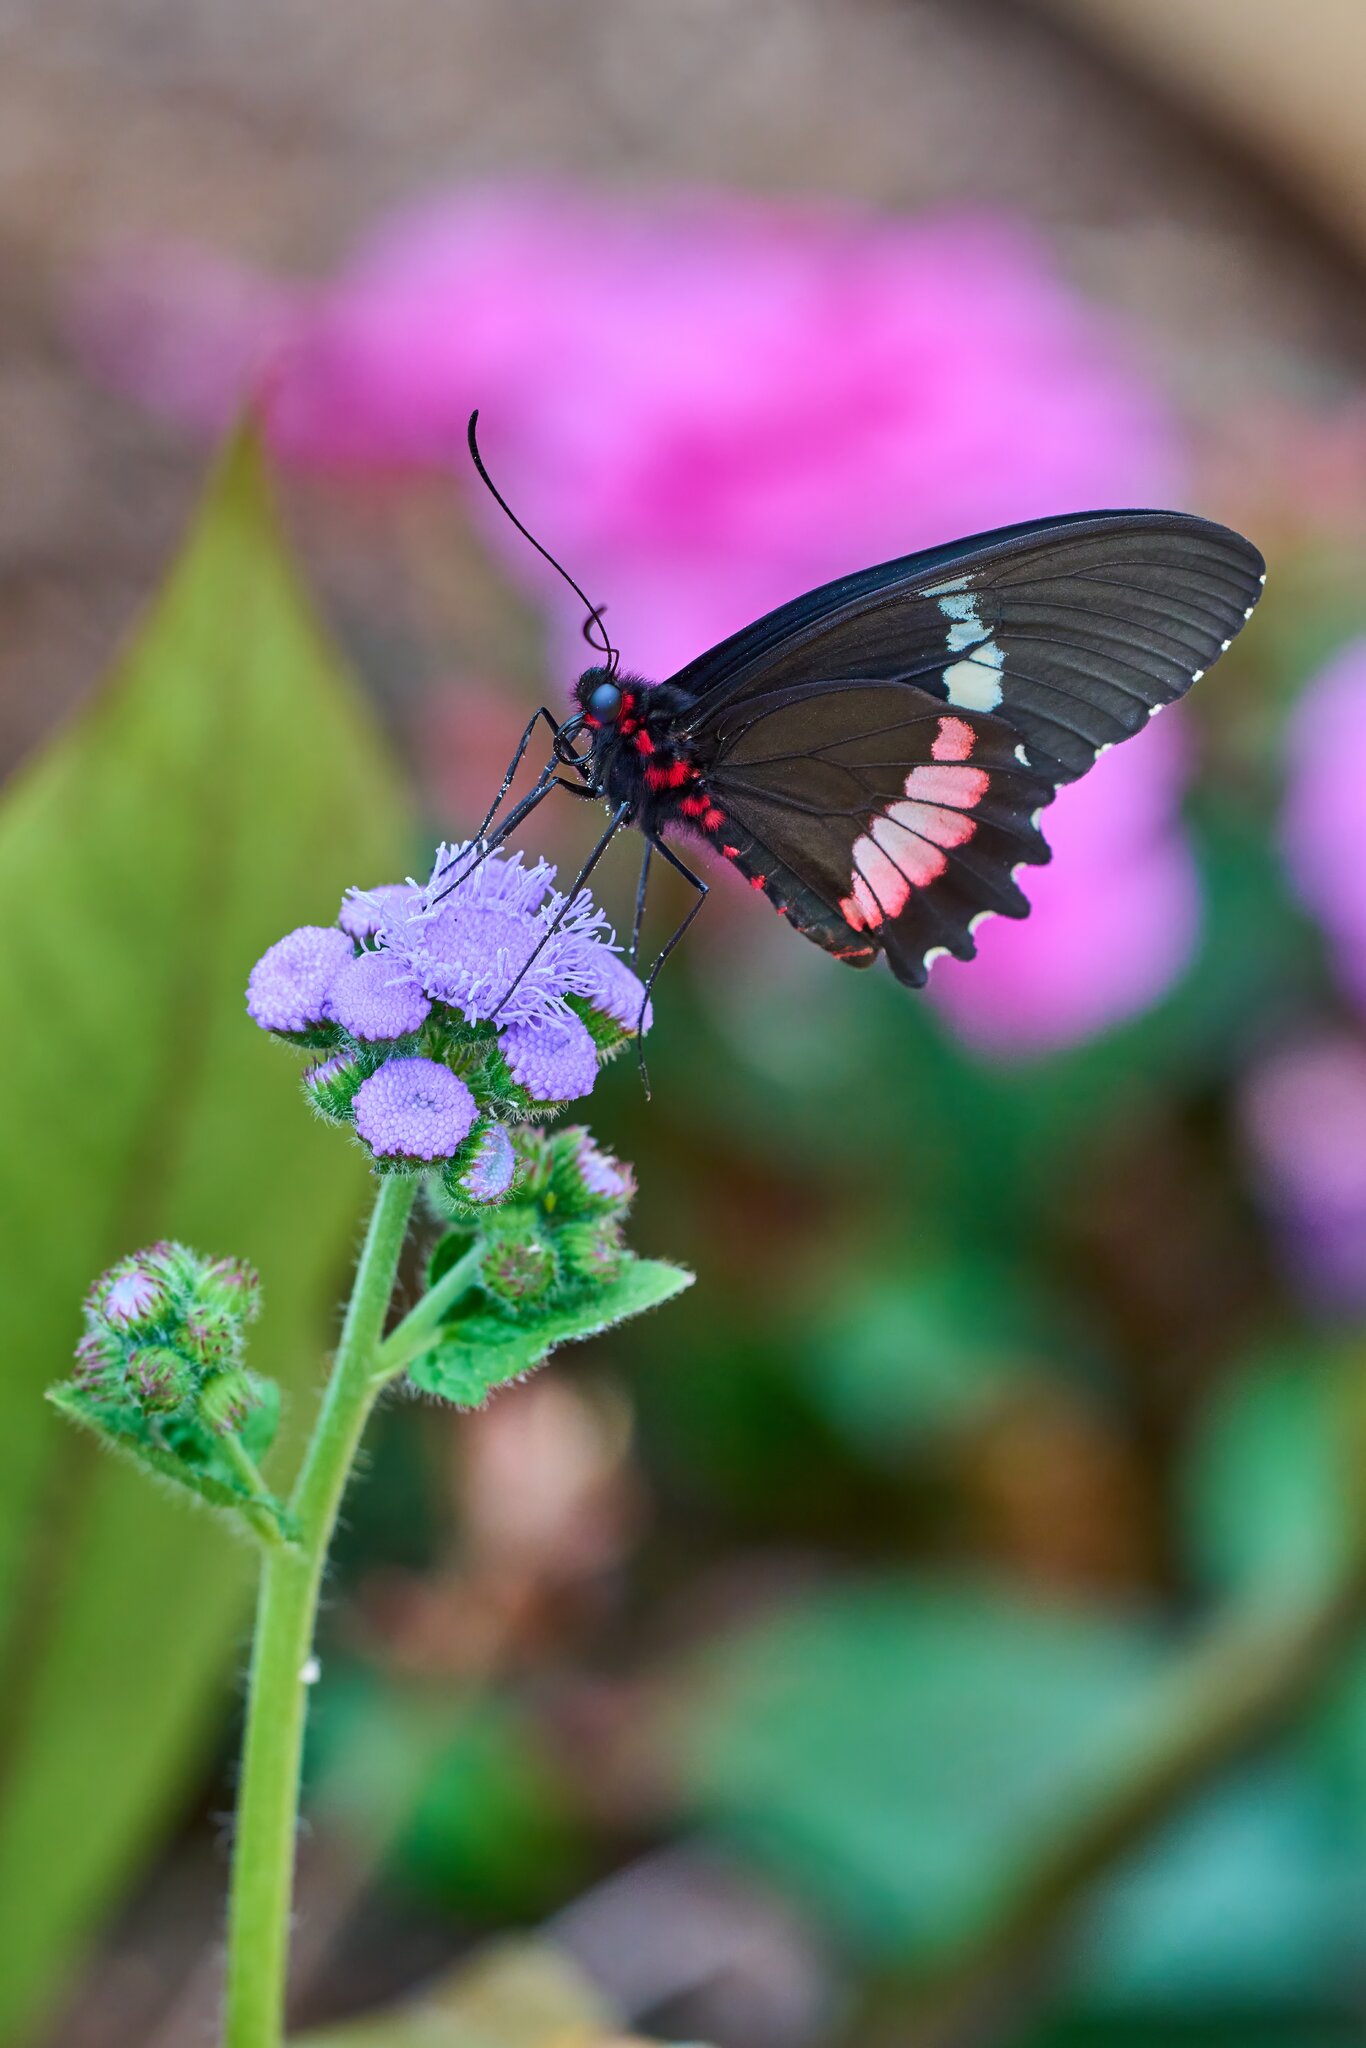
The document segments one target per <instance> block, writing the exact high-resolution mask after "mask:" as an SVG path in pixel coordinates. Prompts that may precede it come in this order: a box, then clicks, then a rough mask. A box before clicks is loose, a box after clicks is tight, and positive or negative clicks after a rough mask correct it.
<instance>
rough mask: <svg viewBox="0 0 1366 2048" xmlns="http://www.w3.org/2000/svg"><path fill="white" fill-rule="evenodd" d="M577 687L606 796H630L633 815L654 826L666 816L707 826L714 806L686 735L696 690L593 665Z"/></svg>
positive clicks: (612, 799) (619, 799)
mask: <svg viewBox="0 0 1366 2048" xmlns="http://www.w3.org/2000/svg"><path fill="white" fill-rule="evenodd" d="M574 695H575V697H576V699H577V701H578V704H579V707H580V709H581V710H582V712H583V714H584V730H585V732H586V733H587V734H588V736H589V748H590V754H591V760H592V771H593V779H594V782H595V783H596V785H597V787H598V789H599V791H600V792H601V794H602V795H603V796H604V797H605V798H606V800H607V801H608V802H609V803H611V804H613V805H617V804H623V803H625V804H629V805H630V806H631V811H630V822H631V823H632V824H633V825H640V826H642V827H643V828H644V829H645V830H647V831H653V830H657V829H658V828H659V827H660V826H662V825H664V824H666V823H678V822H683V823H689V824H697V825H699V826H700V825H701V824H702V821H703V820H704V818H705V816H706V814H707V813H708V812H709V811H711V810H712V809H713V808H714V806H713V805H712V803H711V799H710V797H709V796H708V794H707V791H706V786H705V782H704V780H703V776H702V772H701V768H700V766H699V763H698V761H697V758H696V754H695V752H694V749H693V747H692V746H691V744H690V743H689V741H688V739H687V737H686V736H685V728H686V721H687V715H688V713H689V712H690V711H691V710H692V709H693V699H692V697H691V695H690V693H689V692H687V691H685V690H681V689H679V688H677V686H676V685H674V684H672V683H651V682H647V681H646V679H645V678H644V677H643V676H630V675H619V676H611V675H609V674H608V672H607V670H606V669H603V668H590V669H586V670H585V671H584V673H583V674H582V675H581V676H580V677H579V680H578V682H577V684H576V685H575V689H574Z"/></svg>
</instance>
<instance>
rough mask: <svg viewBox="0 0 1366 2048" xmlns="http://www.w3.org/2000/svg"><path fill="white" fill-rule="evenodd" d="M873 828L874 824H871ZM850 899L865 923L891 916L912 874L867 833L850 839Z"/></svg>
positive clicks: (901, 901)
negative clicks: (851, 875) (852, 865)
mask: <svg viewBox="0 0 1366 2048" xmlns="http://www.w3.org/2000/svg"><path fill="white" fill-rule="evenodd" d="M874 830H876V827H874ZM853 881H854V902H855V903H856V904H857V905H858V908H859V909H860V911H861V912H862V913H863V922H864V924H865V925H875V924H881V923H882V922H883V920H884V918H888V917H895V916H896V914H897V912H898V911H899V910H901V909H902V908H903V907H904V905H905V902H906V898H907V897H908V896H909V895H910V893H911V886H912V878H911V876H910V875H909V874H903V872H902V870H901V867H900V866H899V865H898V864H897V863H896V862H895V861H891V860H889V859H888V858H887V856H886V854H885V853H884V852H883V850H882V848H881V847H880V846H878V845H877V844H876V842H875V841H874V840H872V839H869V838H868V837H866V836H865V837H864V838H862V839H856V840H855V841H854V877H853Z"/></svg>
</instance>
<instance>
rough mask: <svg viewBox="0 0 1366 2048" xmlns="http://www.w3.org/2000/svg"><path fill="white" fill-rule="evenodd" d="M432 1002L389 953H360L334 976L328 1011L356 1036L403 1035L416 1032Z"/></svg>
mask: <svg viewBox="0 0 1366 2048" xmlns="http://www.w3.org/2000/svg"><path fill="white" fill-rule="evenodd" d="M431 1007H432V1006H431V1004H430V1003H429V1002H428V1000H427V998H426V996H424V995H423V993H422V990H421V989H420V988H419V987H418V985H417V982H416V980H415V979H414V978H413V976H412V974H411V973H409V972H408V971H407V970H406V969H405V968H404V966H403V964H402V963H401V962H399V961H396V960H394V959H393V958H391V956H390V955H389V954H388V953H383V952H380V953H358V954H357V955H356V956H355V958H354V959H351V960H348V961H347V962H346V964H345V966H344V967H342V968H341V969H340V971H339V972H338V973H337V974H336V975H334V977H333V979H332V981H331V983H330V985H329V987H328V991H327V1014H328V1016H329V1017H331V1018H333V1019H334V1020H335V1022H336V1023H338V1024H340V1025H341V1026H342V1028H343V1029H344V1030H346V1031H349V1032H350V1033H351V1036H352V1037H353V1038H363V1039H368V1040H375V1039H385V1038H403V1037H405V1036H406V1035H407V1033H408V1032H410V1031H416V1030H417V1029H418V1027H419V1026H420V1025H421V1024H422V1022H423V1020H424V1019H425V1018H426V1016H427V1013H428V1011H429V1010H430V1009H431Z"/></svg>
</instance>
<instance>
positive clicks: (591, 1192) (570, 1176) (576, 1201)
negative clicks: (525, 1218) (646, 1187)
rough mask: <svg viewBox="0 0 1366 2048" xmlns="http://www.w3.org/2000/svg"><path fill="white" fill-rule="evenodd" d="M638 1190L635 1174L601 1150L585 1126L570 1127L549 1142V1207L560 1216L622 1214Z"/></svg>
mask: <svg viewBox="0 0 1366 2048" xmlns="http://www.w3.org/2000/svg"><path fill="white" fill-rule="evenodd" d="M635 1191H636V1181H635V1175H634V1174H633V1173H632V1171H631V1169H630V1167H629V1166H627V1165H626V1164H625V1163H624V1162H623V1161H622V1160H620V1159H614V1158H613V1156H612V1154H611V1153H610V1152H604V1151H602V1150H601V1149H600V1148H599V1147H598V1146H597V1145H596V1144H595V1143H594V1141H593V1139H592V1137H591V1136H590V1135H589V1133H588V1132H587V1131H586V1130H585V1129H584V1127H583V1126H582V1124H571V1125H570V1126H569V1128H568V1129H567V1130H563V1131H558V1132H557V1133H556V1134H555V1136H554V1137H553V1138H552V1139H551V1140H550V1195H549V1198H548V1200H547V1202H546V1206H547V1208H548V1209H549V1208H553V1210H554V1211H555V1213H556V1214H558V1215H561V1216H593V1215H605V1214H607V1213H608V1212H609V1211H615V1212H617V1213H622V1212H624V1210H625V1209H626V1207H627V1205H628V1204H629V1203H630V1201H631V1198H632V1196H633V1195H634V1194H635Z"/></svg>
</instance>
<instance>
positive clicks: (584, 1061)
mask: <svg viewBox="0 0 1366 2048" xmlns="http://www.w3.org/2000/svg"><path fill="white" fill-rule="evenodd" d="M554 878H555V870H554V868H553V867H551V866H550V865H549V864H548V863H547V862H545V861H537V862H535V863H534V865H533V866H531V867H526V866H525V865H524V864H523V861H522V856H521V855H520V854H514V855H511V856H507V855H502V854H490V855H489V856H487V857H486V858H485V859H483V860H480V861H478V862H477V863H476V859H475V854H474V848H473V846H472V845H470V844H468V843H466V844H462V845H456V846H442V847H440V848H438V850H437V856H436V860H435V862H434V864H433V868H432V873H431V878H430V880H429V881H428V882H427V883H426V885H425V886H424V887H421V888H419V887H417V886H416V885H414V886H413V887H412V888H411V889H409V890H408V891H406V892H404V893H403V894H401V895H400V896H397V897H395V896H392V895H391V896H390V898H389V899H388V900H387V901H385V902H384V903H377V904H375V906H374V915H375V919H376V931H375V935H376V937H377V939H378V941H379V944H380V946H381V948H382V950H381V952H379V953H378V954H375V955H372V956H369V957H372V958H376V959H384V960H387V961H389V962H390V963H391V968H390V971H391V973H392V974H393V975H395V976H398V975H401V974H403V973H405V972H406V974H407V975H408V977H409V984H408V985H409V986H410V988H411V989H412V991H413V994H414V996H415V997H417V998H419V999H426V1000H428V1001H431V1002H440V1003H445V1004H448V1005H449V1006H450V1007H451V1008H453V1009H457V1010H459V1011H461V1013H462V1014H463V1015H464V1017H465V1018H466V1020H467V1021H468V1022H469V1023H471V1024H477V1023H482V1022H484V1021H486V1020H488V1019H490V1018H493V1017H496V1019H497V1022H498V1035H499V1044H500V1047H501V1050H502V1053H503V1056H504V1058H505V1059H506V1061H507V1063H508V1066H509V1068H510V1069H511V1071H512V1073H513V1075H514V1077H515V1078H516V1079H517V1080H518V1081H519V1082H520V1083H521V1085H522V1086H523V1087H525V1088H526V1090H527V1092H528V1094H530V1095H532V1096H533V1097H534V1099H535V1100H536V1101H538V1102H552V1101H554V1102H567V1101H571V1100H574V1099H575V1098H577V1097H578V1096H581V1095H587V1094H588V1093H589V1092H590V1091H591V1089H592V1086H593V1082H594V1080H595V1079H596V1076H597V1057H596V1053H595V1051H594V1048H593V1042H592V1039H591V1037H590V1035H589V1033H588V1031H587V1029H586V1027H585V1026H584V1024H583V1023H582V1021H581V1020H580V1018H578V1017H577V1016H576V1015H575V1014H574V1011H573V1009H572V1008H571V1007H570V1005H569V1003H568V1001H567V1000H566V998H567V997H568V996H570V995H576V996H579V997H581V998H582V999H583V1000H584V1001H586V1002H588V1003H589V1004H591V1005H592V1006H593V1007H594V1008H595V1009H598V1010H601V1011H602V1013H603V1014H604V1015H606V1016H609V1017H612V1018H614V1019H615V1020H616V1021H618V1022H620V1023H622V1025H623V1027H624V1028H627V1029H634V1028H635V1022H636V1019H637V1018H638V1017H639V1015H640V1011H641V1007H642V1004H643V1003H644V998H645V989H644V984H643V983H642V982H641V980H640V978H639V976H637V975H636V974H634V973H632V971H631V969H630V968H629V967H628V966H627V965H626V962H625V961H624V960H622V959H621V958H620V956H619V955H618V954H617V953H616V952H615V951H614V949H613V939H612V934H611V931H610V930H609V928H608V926H607V922H606V919H605V918H604V916H603V914H602V912H601V911H600V910H599V909H597V908H596V906H595V905H594V903H593V899H592V897H591V896H590V895H589V893H588V891H587V890H581V891H580V893H579V895H578V896H577V897H576V898H575V899H574V901H573V902H572V903H571V902H569V901H568V900H567V899H566V898H565V897H564V896H562V895H560V894H559V893H558V891H557V890H556V889H555V888H554V887H553V886H552V885H553V882H554ZM358 900H360V899H358ZM343 1021H344V1020H343ZM645 1021H646V1027H647V1028H648V1025H649V1022H650V1018H649V1014H648V1006H647V1014H646V1020H645Z"/></svg>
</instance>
